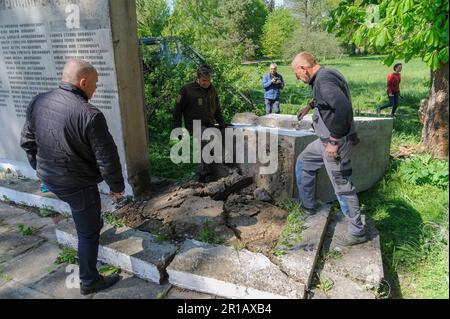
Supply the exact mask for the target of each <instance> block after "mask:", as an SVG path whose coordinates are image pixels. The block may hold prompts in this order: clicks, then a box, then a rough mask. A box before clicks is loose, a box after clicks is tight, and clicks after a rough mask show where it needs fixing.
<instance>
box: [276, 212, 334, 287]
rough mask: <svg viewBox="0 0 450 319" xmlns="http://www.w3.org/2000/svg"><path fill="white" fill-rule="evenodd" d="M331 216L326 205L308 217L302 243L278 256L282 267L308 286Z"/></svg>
mask: <svg viewBox="0 0 450 319" xmlns="http://www.w3.org/2000/svg"><path fill="white" fill-rule="evenodd" d="M329 216H330V207H329V206H328V205H326V206H324V207H322V209H321V210H320V211H319V212H317V213H316V214H315V215H314V216H311V217H308V218H307V219H306V222H305V225H304V229H303V230H302V240H301V242H300V244H298V245H297V246H294V247H293V248H291V249H289V250H287V251H286V254H285V255H282V256H280V257H279V258H278V260H279V262H280V264H279V265H280V267H281V269H282V270H283V271H284V272H285V273H287V274H288V275H289V276H291V278H293V279H295V280H297V281H299V282H302V283H303V284H305V286H306V287H309V285H310V283H311V281H312V279H313V275H314V269H315V266H316V263H317V260H318V257H319V253H320V250H321V248H322V242H323V239H324V237H325V233H326V230H327V225H328V220H329Z"/></svg>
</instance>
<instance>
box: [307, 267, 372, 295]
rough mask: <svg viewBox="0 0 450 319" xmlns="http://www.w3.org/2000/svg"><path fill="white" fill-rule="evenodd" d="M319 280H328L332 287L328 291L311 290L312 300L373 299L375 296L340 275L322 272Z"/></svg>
mask: <svg viewBox="0 0 450 319" xmlns="http://www.w3.org/2000/svg"><path fill="white" fill-rule="evenodd" d="M321 280H323V281H326V280H328V281H329V282H331V283H332V284H331V285H332V287H331V289H330V290H329V291H320V290H319V289H318V288H315V289H313V290H312V292H313V297H312V299H375V295H374V294H373V293H371V292H370V291H369V290H367V289H366V287H364V286H363V285H361V284H359V283H357V282H355V281H353V280H350V279H348V278H346V277H344V276H342V275H340V274H337V273H333V272H328V271H323V272H322V273H321Z"/></svg>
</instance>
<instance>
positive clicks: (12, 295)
mask: <svg viewBox="0 0 450 319" xmlns="http://www.w3.org/2000/svg"><path fill="white" fill-rule="evenodd" d="M51 298H52V297H51V296H50V295H48V294H45V293H42V292H40V291H37V290H35V289H32V288H29V287H27V286H24V285H22V284H21V283H19V282H17V281H10V282H8V283H6V284H4V285H2V286H0V299H51Z"/></svg>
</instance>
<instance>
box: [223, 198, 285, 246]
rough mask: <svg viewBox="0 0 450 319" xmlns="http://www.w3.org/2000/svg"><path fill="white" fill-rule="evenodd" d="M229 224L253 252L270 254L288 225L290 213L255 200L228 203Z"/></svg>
mask: <svg viewBox="0 0 450 319" xmlns="http://www.w3.org/2000/svg"><path fill="white" fill-rule="evenodd" d="M226 211H227V214H228V219H227V224H228V225H229V226H230V227H231V228H233V230H234V232H235V233H236V235H237V237H238V238H239V239H240V240H241V241H242V242H243V243H244V244H245V246H246V247H247V248H249V249H250V250H252V251H257V252H262V253H266V254H268V253H270V251H271V250H272V248H273V247H274V246H275V244H276V243H277V241H278V238H279V237H280V235H281V232H282V231H283V227H284V225H285V224H286V219H287V216H288V215H289V213H288V212H287V211H286V210H284V209H281V208H279V207H277V206H274V205H272V204H269V203H264V202H259V201H255V200H251V201H245V202H244V203H241V202H239V199H238V200H237V201H236V200H234V201H232V200H230V201H227V204H226Z"/></svg>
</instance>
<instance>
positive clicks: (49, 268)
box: [0, 243, 60, 286]
mask: <svg viewBox="0 0 450 319" xmlns="http://www.w3.org/2000/svg"><path fill="white" fill-rule="evenodd" d="M59 253H60V249H58V247H56V246H55V245H53V244H48V243H44V244H42V245H41V246H39V247H37V248H36V249H32V250H29V251H27V252H26V253H24V254H22V255H20V256H18V257H16V258H14V259H11V260H9V261H7V262H5V263H2V264H0V273H2V274H3V275H6V276H8V277H10V278H12V279H13V280H15V281H17V282H20V283H21V284H23V285H27V286H29V285H32V284H33V283H35V282H37V281H39V280H40V279H42V278H43V277H44V276H46V275H48V274H49V273H50V272H53V271H55V270H56V269H57V268H58V266H57V265H55V263H54V262H55V260H56V258H57V257H58V255H59Z"/></svg>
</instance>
